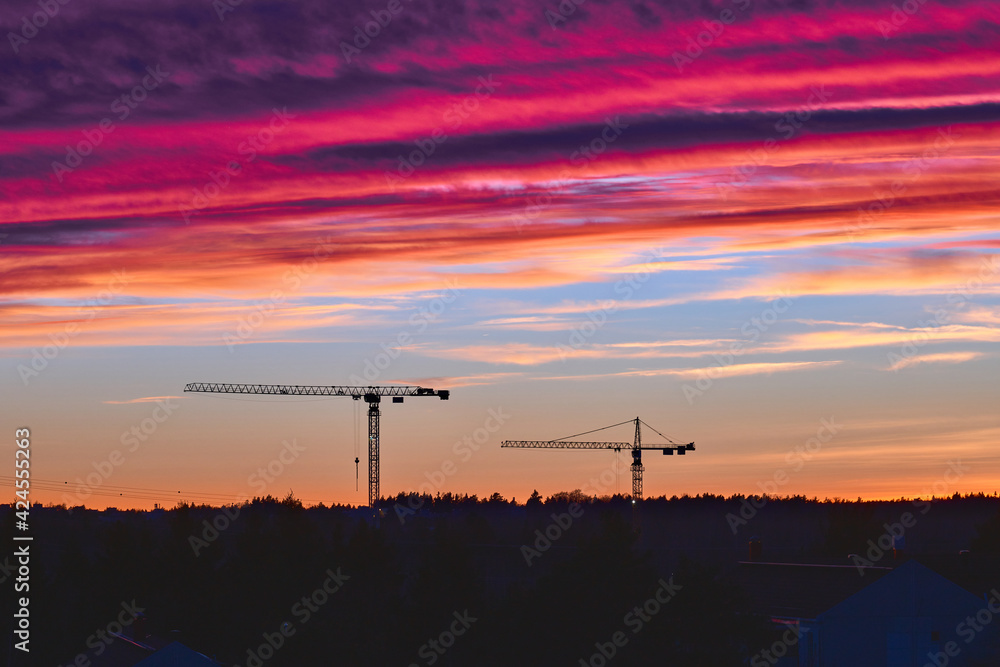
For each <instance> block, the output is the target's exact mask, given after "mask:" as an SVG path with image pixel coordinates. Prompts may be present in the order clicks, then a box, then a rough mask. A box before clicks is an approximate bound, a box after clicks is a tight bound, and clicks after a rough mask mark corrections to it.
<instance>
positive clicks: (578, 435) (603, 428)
mask: <svg viewBox="0 0 1000 667" xmlns="http://www.w3.org/2000/svg"><path fill="white" fill-rule="evenodd" d="M634 423H635V420H634V419H626V420H625V421H623V422H620V423H618V424H612V425H611V426H602V427H601V428H595V429H594V430H592V431H584V432H583V433H577V434H576V435H567V436H566V437H565V438H556V439H555V440H550V441H549V442H559V441H560V440H569V439H570V438H579V437H580V436H581V435H589V434H590V433H597V432H598V431H606V430H607V429H609V428H614V427H616V426H622V425H623V424H634ZM644 423H645V422H644ZM653 430H656V429H653ZM657 433H659V431H657Z"/></svg>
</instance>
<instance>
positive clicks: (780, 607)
mask: <svg viewBox="0 0 1000 667" xmlns="http://www.w3.org/2000/svg"><path fill="white" fill-rule="evenodd" d="M891 571H892V570H891V568H887V567H864V568H860V569H859V568H858V567H855V566H853V565H813V564H804V563H758V562H753V563H751V562H741V563H739V565H738V568H737V570H736V573H735V579H736V583H737V584H739V585H740V587H742V589H743V591H744V592H745V593H746V594H747V596H748V597H749V598H750V600H749V602H750V604H749V606H750V609H751V610H752V611H755V612H757V613H761V614H766V615H768V616H773V617H779V618H798V619H814V618H816V617H817V616H819V615H820V614H821V613H823V612H824V611H826V610H828V609H830V608H831V607H834V606H835V605H837V604H839V603H841V602H843V601H844V600H846V599H847V598H849V597H850V596H852V595H854V594H855V593H857V592H858V591H860V590H861V589H863V588H865V587H866V586H868V585H870V584H872V583H873V582H875V581H877V580H879V579H880V578H882V577H884V576H885V575H886V574H888V573H889V572H891Z"/></svg>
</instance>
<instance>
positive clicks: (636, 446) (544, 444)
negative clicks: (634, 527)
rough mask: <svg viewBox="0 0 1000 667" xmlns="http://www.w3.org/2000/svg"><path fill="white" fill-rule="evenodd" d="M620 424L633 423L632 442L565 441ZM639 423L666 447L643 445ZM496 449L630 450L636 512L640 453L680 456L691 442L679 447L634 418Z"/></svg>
mask: <svg viewBox="0 0 1000 667" xmlns="http://www.w3.org/2000/svg"><path fill="white" fill-rule="evenodd" d="M624 424H635V439H634V440H633V441H632V442H582V441H572V440H569V438H578V437H580V436H582V435H588V434H590V433H594V432H596V431H603V430H605V429H609V428H615V427H616V426H622V425H624ZM640 424H642V425H644V426H645V427H646V428H648V429H650V430H651V431H653V432H654V433H656V434H657V435H659V436H660V437H661V438H663V439H664V440H666V441H667V442H669V443H670V444H669V445H667V444H643V442H642V434H641V432H640V430H639V425H640ZM500 446H501V447H517V448H534V449H613V450H614V451H616V452H620V451H621V450H623V449H630V450H632V504H633V505H635V506H636V510H638V503H639V502H640V501H641V500H642V471H643V470H645V469H646V468H645V466H643V465H642V451H643V450H644V449H647V450H648V449H658V450H660V451H662V452H663V454H664V455H673V454H675V453H676V454H679V455H681V456H683V455H684V454H687V453H688V452H690V451H694V443H693V442H689V443H687V444H684V445H679V444H677V443H676V442H674V441H673V440H671V439H670V438H668V437H667V436H665V435H663V434H662V433H660V432H659V431H657V430H656V429H655V428H653V427H652V426H650V425H649V424H647V423H646V422H644V421H642V420H641V419H639V418H638V417H636V418H635V419H629V420H628V421H623V422H621V423H618V424H612V425H611V426H604V427H602V428H598V429H594V430H593V431H587V432H585V433H578V434H576V435H571V436H567V437H565V438H560V439H559V440H504V441H503V442H502V443H500ZM636 518H637V515H636Z"/></svg>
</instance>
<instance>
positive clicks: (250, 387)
mask: <svg viewBox="0 0 1000 667" xmlns="http://www.w3.org/2000/svg"><path fill="white" fill-rule="evenodd" d="M184 391H190V392H207V393H212V394H269V395H279V396H350V397H351V398H353V399H354V400H355V401H359V400H362V399H364V401H365V402H366V403H367V404H368V506H369V507H370V508H371V510H372V513H373V515H374V516H375V520H376V521H378V507H377V505H378V500H379V417H380V415H381V413H380V411H379V404H380V403H381V402H382V397H383V396H391V397H392V402H393V403H402V402H403V398H404V397H405V396H437V397H438V398H440V399H441V400H442V401H447V400H448V398H449V397H450V396H451V392H450V391H449V390H447V389H428V388H427V387H413V386H406V385H389V386H369V387H350V386H343V385H332V386H301V385H288V384H218V383H212V382H192V383H190V384H187V385H185V386H184ZM354 462H355V464H357V463H358V459H357V458H355V459H354Z"/></svg>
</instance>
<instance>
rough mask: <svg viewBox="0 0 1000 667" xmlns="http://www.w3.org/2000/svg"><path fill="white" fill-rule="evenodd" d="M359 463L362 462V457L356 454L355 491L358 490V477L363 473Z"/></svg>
mask: <svg viewBox="0 0 1000 667" xmlns="http://www.w3.org/2000/svg"><path fill="white" fill-rule="evenodd" d="M359 463H361V459H359V458H358V457H357V456H355V457H354V490H355V491H357V490H358V478H359V477H360V475H361V471H360V468H359V467H358V464H359Z"/></svg>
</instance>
